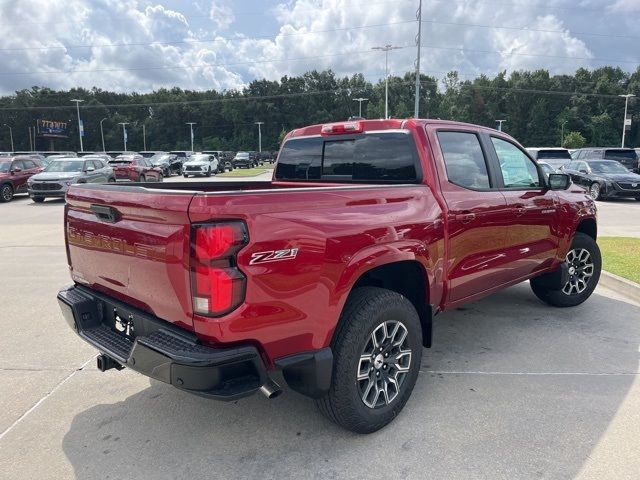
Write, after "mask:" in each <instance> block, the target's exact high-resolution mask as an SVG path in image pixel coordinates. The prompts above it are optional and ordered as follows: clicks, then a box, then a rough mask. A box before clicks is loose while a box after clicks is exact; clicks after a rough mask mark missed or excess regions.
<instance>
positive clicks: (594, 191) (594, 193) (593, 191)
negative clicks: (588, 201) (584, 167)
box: [589, 182, 602, 200]
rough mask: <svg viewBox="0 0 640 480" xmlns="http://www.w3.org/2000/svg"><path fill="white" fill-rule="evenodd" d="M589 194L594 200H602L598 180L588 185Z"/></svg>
mask: <svg viewBox="0 0 640 480" xmlns="http://www.w3.org/2000/svg"><path fill="white" fill-rule="evenodd" d="M589 196H590V197H591V198H593V199H594V200H602V186H601V185H600V184H599V183H598V182H593V183H592V184H591V185H589Z"/></svg>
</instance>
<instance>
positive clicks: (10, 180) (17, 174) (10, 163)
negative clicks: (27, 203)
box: [0, 156, 42, 202]
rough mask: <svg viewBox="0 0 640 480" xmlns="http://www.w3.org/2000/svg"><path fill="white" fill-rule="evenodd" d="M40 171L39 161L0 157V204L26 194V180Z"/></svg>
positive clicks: (20, 157)
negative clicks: (19, 194) (16, 195)
mask: <svg viewBox="0 0 640 480" xmlns="http://www.w3.org/2000/svg"><path fill="white" fill-rule="evenodd" d="M41 171H42V164H41V163H40V161H39V160H37V159H35V158H32V157H29V156H17V157H0V202H10V201H11V200H12V199H13V196H14V195H15V194H16V193H28V192H27V180H29V178H31V177H32V176H33V175H35V174H36V173H40V172H41Z"/></svg>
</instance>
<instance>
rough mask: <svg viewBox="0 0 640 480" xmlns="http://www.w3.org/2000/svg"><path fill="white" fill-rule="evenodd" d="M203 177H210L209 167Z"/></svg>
mask: <svg viewBox="0 0 640 480" xmlns="http://www.w3.org/2000/svg"><path fill="white" fill-rule="evenodd" d="M204 176H205V177H210V176H211V167H209V170H207V173H205V174H204Z"/></svg>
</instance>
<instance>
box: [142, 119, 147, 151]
mask: <svg viewBox="0 0 640 480" xmlns="http://www.w3.org/2000/svg"><path fill="white" fill-rule="evenodd" d="M142 150H144V151H145V152H146V151H147V128H146V125H145V124H144V123H143V124H142Z"/></svg>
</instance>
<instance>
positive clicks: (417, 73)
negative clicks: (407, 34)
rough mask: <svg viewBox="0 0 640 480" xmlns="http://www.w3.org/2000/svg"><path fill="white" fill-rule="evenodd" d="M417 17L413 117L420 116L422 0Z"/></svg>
mask: <svg viewBox="0 0 640 480" xmlns="http://www.w3.org/2000/svg"><path fill="white" fill-rule="evenodd" d="M416 17H417V19H418V36H417V37H416V45H418V55H417V57H416V104H415V108H414V113H413V118H419V117H420V43H421V42H422V0H420V4H419V6H418V11H417V12H416Z"/></svg>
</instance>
